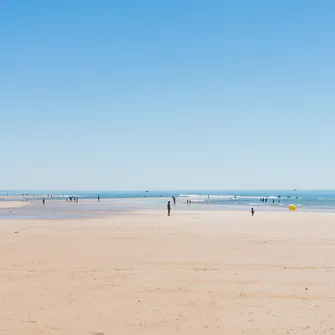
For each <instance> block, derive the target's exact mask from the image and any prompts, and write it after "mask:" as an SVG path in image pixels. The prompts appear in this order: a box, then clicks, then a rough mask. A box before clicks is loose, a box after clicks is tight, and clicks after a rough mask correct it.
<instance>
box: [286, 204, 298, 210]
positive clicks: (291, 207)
mask: <svg viewBox="0 0 335 335" xmlns="http://www.w3.org/2000/svg"><path fill="white" fill-rule="evenodd" d="M288 209H289V210H290V211H295V210H296V209H297V206H296V205H289V206H288Z"/></svg>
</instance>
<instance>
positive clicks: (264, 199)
mask: <svg viewBox="0 0 335 335" xmlns="http://www.w3.org/2000/svg"><path fill="white" fill-rule="evenodd" d="M259 201H260V202H265V203H267V202H268V198H260V199H259ZM278 202H279V203H280V200H278ZM272 203H273V204H274V203H275V199H272Z"/></svg>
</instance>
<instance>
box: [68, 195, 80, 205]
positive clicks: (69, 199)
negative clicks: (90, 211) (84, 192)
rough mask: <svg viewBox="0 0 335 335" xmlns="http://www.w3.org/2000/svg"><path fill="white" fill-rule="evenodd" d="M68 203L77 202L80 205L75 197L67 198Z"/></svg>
mask: <svg viewBox="0 0 335 335" xmlns="http://www.w3.org/2000/svg"><path fill="white" fill-rule="evenodd" d="M66 202H75V203H78V197H75V196H74V195H72V196H70V197H66Z"/></svg>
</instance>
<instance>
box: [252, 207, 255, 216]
mask: <svg viewBox="0 0 335 335" xmlns="http://www.w3.org/2000/svg"><path fill="white" fill-rule="evenodd" d="M254 214H255V210H254V209H253V208H251V215H252V216H254Z"/></svg>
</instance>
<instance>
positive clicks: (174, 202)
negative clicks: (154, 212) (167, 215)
mask: <svg viewBox="0 0 335 335" xmlns="http://www.w3.org/2000/svg"><path fill="white" fill-rule="evenodd" d="M172 200H173V204H174V205H175V206H176V197H172Z"/></svg>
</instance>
